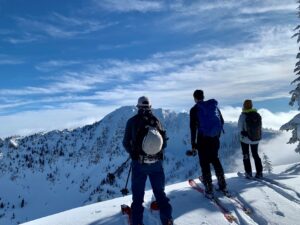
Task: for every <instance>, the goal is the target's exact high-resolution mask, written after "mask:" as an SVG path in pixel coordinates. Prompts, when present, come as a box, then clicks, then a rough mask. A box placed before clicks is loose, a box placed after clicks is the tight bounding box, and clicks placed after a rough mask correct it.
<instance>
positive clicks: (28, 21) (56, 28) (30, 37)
mask: <svg viewBox="0 0 300 225" xmlns="http://www.w3.org/2000/svg"><path fill="white" fill-rule="evenodd" d="M15 20H16V21H17V23H18V25H19V27H20V28H21V31H23V32H24V33H23V34H21V37H18V38H12V37H9V38H7V39H6V40H7V41H9V42H11V43H14V44H18V43H25V42H32V41H34V40H40V39H42V38H45V37H53V38H62V39H66V38H80V37H81V35H84V34H90V33H92V32H96V31H99V30H103V29H105V28H107V27H110V26H113V25H115V24H116V23H115V22H108V23H104V22H100V21H98V20H93V19H85V18H81V17H80V16H78V17H67V16H63V15H61V14H59V13H53V14H51V15H50V16H48V17H44V18H39V19H38V20H37V19H35V18H25V17H16V18H15Z"/></svg>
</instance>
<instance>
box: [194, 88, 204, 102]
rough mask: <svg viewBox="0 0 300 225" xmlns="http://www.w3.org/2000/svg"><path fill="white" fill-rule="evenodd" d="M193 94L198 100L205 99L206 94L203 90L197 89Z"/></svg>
mask: <svg viewBox="0 0 300 225" xmlns="http://www.w3.org/2000/svg"><path fill="white" fill-rule="evenodd" d="M193 96H194V98H195V99H197V100H203V99H204V94H203V91H202V90H195V91H194V94H193Z"/></svg>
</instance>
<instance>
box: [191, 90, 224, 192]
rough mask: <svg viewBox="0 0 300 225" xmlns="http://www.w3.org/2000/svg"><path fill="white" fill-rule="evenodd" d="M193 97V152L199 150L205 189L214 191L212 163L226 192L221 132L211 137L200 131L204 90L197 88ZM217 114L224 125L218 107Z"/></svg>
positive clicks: (220, 186)
mask: <svg viewBox="0 0 300 225" xmlns="http://www.w3.org/2000/svg"><path fill="white" fill-rule="evenodd" d="M193 97H194V101H195V103H196V104H195V105H194V106H193V107H192V108H191V110H190V131H191V145H192V152H196V151H198V156H199V162H200V167H201V170H202V181H203V184H204V186H205V191H206V193H207V194H212V193H213V186H212V179H211V171H210V164H212V165H213V167H214V169H215V173H216V176H217V179H218V185H219V189H220V190H221V191H224V192H226V191H227V190H226V186H227V185H226V182H225V178H224V170H223V167H222V164H221V162H220V160H219V156H218V151H219V147H220V140H219V138H220V134H221V133H218V134H217V135H215V136H213V137H210V136H205V135H203V134H202V133H201V132H199V128H200V127H201V121H199V118H198V110H199V108H198V105H199V104H201V103H202V102H203V100H204V94H203V91H202V90H195V91H194V94H193ZM210 101H212V100H210ZM213 101H215V100H213ZM217 114H218V117H219V119H220V120H221V125H222V127H223V124H224V119H223V117H222V114H221V111H220V110H219V109H218V108H217Z"/></svg>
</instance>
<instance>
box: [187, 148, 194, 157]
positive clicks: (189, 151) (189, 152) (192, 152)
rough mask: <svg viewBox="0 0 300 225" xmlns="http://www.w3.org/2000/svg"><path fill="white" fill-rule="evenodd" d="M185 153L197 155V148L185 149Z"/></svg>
mask: <svg viewBox="0 0 300 225" xmlns="http://www.w3.org/2000/svg"><path fill="white" fill-rule="evenodd" d="M185 154H186V155H187V156H196V155H197V150H196V149H192V150H187V151H186V152H185Z"/></svg>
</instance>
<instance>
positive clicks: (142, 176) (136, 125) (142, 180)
mask: <svg viewBox="0 0 300 225" xmlns="http://www.w3.org/2000/svg"><path fill="white" fill-rule="evenodd" d="M137 108H138V113H137V115H135V116H133V117H132V118H130V119H129V120H128V121H127V124H126V129H125V134H124V139H123V146H124V148H125V150H126V151H127V152H128V153H129V154H130V156H131V159H132V162H131V166H132V176H131V190H132V204H131V210H132V225H143V212H144V207H143V202H144V194H145V185H146V180H147V177H149V180H150V183H151V186H152V190H153V193H154V196H155V198H156V201H157V203H158V206H159V209H160V219H161V222H162V224H163V225H173V219H172V207H171V205H170V203H169V199H168V197H167V196H166V193H165V174H164V169H163V149H164V148H165V147H166V135H165V131H164V130H163V128H162V125H161V123H160V122H159V120H158V119H157V118H156V117H155V116H154V115H153V114H152V111H151V104H150V101H149V99H148V98H147V97H145V96H142V97H140V98H139V99H138V104H137ZM145 119H152V120H154V121H156V123H157V126H158V128H159V130H160V131H161V132H160V133H161V134H162V137H163V145H162V151H160V152H159V153H158V154H156V155H155V157H153V156H152V157H147V155H144V154H142V151H143V150H142V139H141V137H140V130H141V129H142V128H141V127H143V126H145V124H144V123H145V122H144V121H145Z"/></svg>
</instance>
